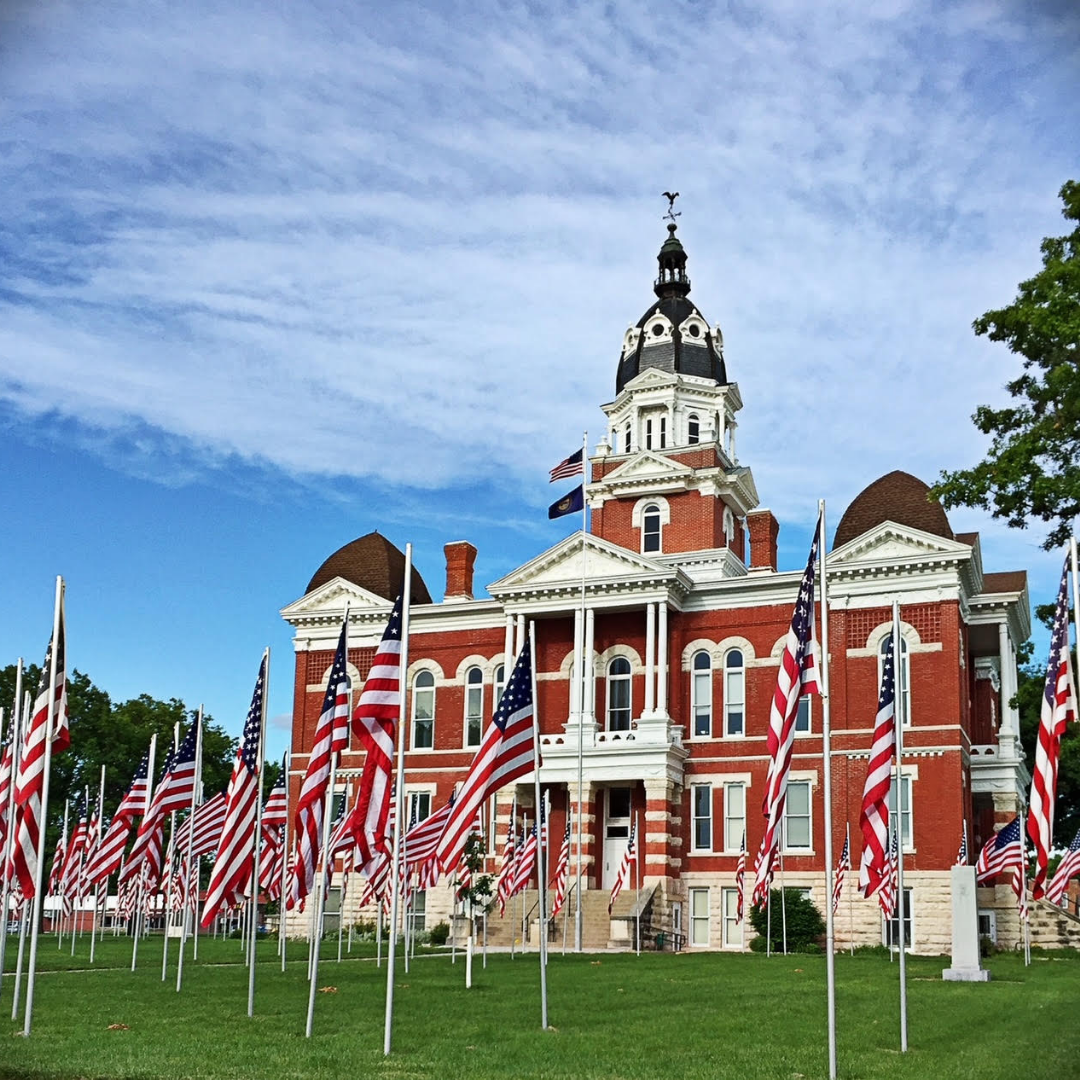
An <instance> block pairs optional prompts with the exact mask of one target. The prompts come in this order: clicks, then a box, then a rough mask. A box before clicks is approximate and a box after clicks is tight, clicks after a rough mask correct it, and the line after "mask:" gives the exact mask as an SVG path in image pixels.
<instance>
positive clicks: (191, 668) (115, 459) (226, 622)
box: [0, 0, 1080, 753]
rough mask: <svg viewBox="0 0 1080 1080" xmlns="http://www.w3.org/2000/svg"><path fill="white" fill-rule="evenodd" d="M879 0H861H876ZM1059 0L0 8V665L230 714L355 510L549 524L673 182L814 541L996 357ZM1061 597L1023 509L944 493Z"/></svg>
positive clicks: (1061, 159) (395, 517)
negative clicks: (825, 518) (557, 486)
mask: <svg viewBox="0 0 1080 1080" xmlns="http://www.w3.org/2000/svg"><path fill="white" fill-rule="evenodd" d="M871 9H872V10H871ZM1078 73H1080V16H1078V15H1077V14H1076V13H1075V11H1073V10H1072V7H1071V5H1068V4H1065V3H1059V4H1055V3H1049V2H1047V3H1038V2H1035V3H1020V2H1005V0H1000V2H964V0H957V2H951V3H930V2H925V0H881V2H879V3H876V4H873V5H866V4H862V3H826V2H822V3H815V4H805V3H802V2H796V0H767V2H755V3H729V4H708V3H678V2H669V3H665V4H642V3H636V2H630V0H621V2H620V3H619V4H617V5H615V4H610V3H592V2H589V0H582V2H579V3H573V4H566V3H559V2H554V0H553V2H552V3H547V4H537V3H485V2H480V3H475V2H474V3H470V4H455V3H450V2H444V3H438V4H433V5H430V6H425V5H420V4H409V3H394V4H390V5H386V4H379V5H375V4H372V3H367V2H356V3H321V2H320V3H315V2H302V0H297V2H295V3H291V4H264V3H258V4H256V3H245V2H241V0H215V2H214V3H207V4H204V3H200V2H198V0H192V2H189V3H185V4H182V5H177V4H160V3H154V2H150V0H138V2H137V3H111V2H108V0H96V2H94V3H80V2H72V3H63V2H52V0H44V2H38V3H33V4H31V3H19V2H14V3H13V2H8V3H5V4H4V5H2V6H0V191H3V193H4V195H3V207H4V209H3V214H2V215H0V460H2V461H3V462H5V463H6V464H5V468H4V469H3V471H2V474H0V492H2V495H3V503H2V505H3V506H4V518H5V521H4V524H3V529H2V531H3V536H4V542H3V548H2V550H3V551H4V553H5V556H6V559H5V561H6V562H7V565H8V572H7V573H6V574H5V575H4V585H3V587H2V589H0V597H2V603H3V611H4V618H3V619H0V663H7V662H11V661H13V660H14V658H15V657H16V656H19V655H22V656H25V657H26V658H27V660H30V661H34V662H38V663H40V660H41V656H42V655H43V654H44V648H45V644H46V642H47V639H48V634H49V630H50V626H51V612H52V590H53V582H54V578H55V575H57V574H63V575H64V576H65V579H66V581H67V587H68V599H67V614H68V625H69V646H68V647H69V655H70V658H71V663H72V665H73V666H74V667H76V668H78V669H79V670H82V671H84V672H86V673H87V674H89V675H90V677H91V678H92V679H93V680H94V682H95V683H97V685H99V686H101V687H102V688H103V689H105V690H107V691H109V693H110V694H111V695H112V696H113V698H114V699H116V700H124V699H125V698H128V697H132V696H135V695H137V694H139V693H143V692H146V693H150V694H152V695H154V696H155V697H161V698H170V697H179V698H182V699H184V700H185V701H187V702H188V703H189V704H191V705H195V704H198V703H199V702H204V703H205V705H206V708H207V710H208V711H209V712H210V713H212V714H213V716H214V717H215V718H216V719H217V720H218V721H220V722H222V723H223V724H224V725H225V726H226V727H227V728H228V729H229V730H230V731H231V732H232V733H234V734H237V733H239V731H240V729H241V727H242V724H243V718H244V714H245V712H246V709H247V703H248V700H249V698H250V694H251V688H252V685H253V683H254V679H255V675H256V673H257V667H258V662H259V657H260V654H261V651H262V649H263V647H264V646H266V645H269V646H271V648H272V656H273V659H272V667H271V694H270V712H271V714H272V715H273V717H274V723H273V727H272V735H271V739H270V744H269V749H270V752H271V753H277V752H280V751H281V750H282V749H283V748H284V744H285V733H286V730H287V723H288V720H287V718H288V713H289V710H290V708H291V700H292V647H291V640H290V629H289V627H288V626H287V624H285V623H284V622H283V621H282V619H281V618H280V616H279V614H278V612H279V610H280V608H281V607H283V606H284V605H286V604H288V603H290V602H291V601H293V600H295V599H297V598H298V597H299V596H300V595H301V594H302V593H303V591H304V587H305V586H306V584H307V581H308V579H309V578H310V576H311V575H312V573H313V572H314V571H315V569H316V568H317V567H318V566H319V564H320V563H321V562H322V561H323V559H324V558H326V557H327V556H328V555H329V554H330V553H331V552H333V551H334V550H335V549H336V548H338V547H339V546H341V545H342V544H344V543H346V542H348V541H349V540H351V539H353V538H354V537H357V536H360V535H362V534H364V533H367V532H369V531H371V530H372V529H376V528H377V529H379V530H380V531H381V532H383V533H384V534H385V535H386V536H388V537H389V538H390V539H391V540H393V541H394V542H395V543H397V544H398V545H399V546H401V547H404V544H405V543H406V542H407V541H409V542H412V543H413V544H414V548H415V559H416V563H417V566H418V567H419V569H420V571H421V572H422V573H423V575H424V577H425V579H426V581H427V583H428V585H429V587H430V589H431V592H432V593H433V595H435V596H436V598H438V597H439V596H441V594H442V588H443V584H444V580H445V578H444V574H445V569H444V558H443V553H442V546H443V544H445V543H446V542H448V541H450V540H458V539H467V540H470V541H472V542H473V543H474V544H476V546H477V547H478V549H479V556H478V559H477V582H478V584H479V585H481V586H483V585H486V584H488V583H490V582H492V581H495V580H496V579H497V578H499V577H501V576H502V575H503V574H505V573H506V572H508V571H509V570H511V569H513V568H514V567H515V566H517V565H520V564H521V563H523V562H525V561H527V560H528V559H529V558H531V557H533V556H534V555H536V554H537V553H539V552H540V551H541V550H543V549H544V548H546V547H548V546H550V545H551V544H553V543H555V542H557V541H558V540H559V539H561V538H562V537H563V536H564V535H566V534H567V533H568V532H570V531H572V530H573V528H574V527H575V519H565V520H563V521H556V522H549V521H548V520H547V519H546V514H545V508H546V506H547V504H548V503H549V502H550V501H551V500H552V498H553V492H552V489H550V488H549V486H548V484H547V471H548V469H550V467H551V466H552V465H553V464H554V463H555V462H557V461H558V460H560V459H561V458H562V457H564V456H565V455H566V454H568V453H569V452H571V451H572V450H573V449H574V447H575V446H576V445H578V444H579V443H580V440H581V433H582V431H585V430H587V431H589V432H590V443H591V444H593V445H595V442H596V440H597V438H598V437H599V436H600V435H601V434H602V431H603V427H602V424H603V419H604V418H603V415H602V413H601V412H600V410H599V405H600V404H602V403H604V402H607V401H610V400H611V399H612V397H613V396H614V379H615V370H616V364H617V361H618V356H619V347H620V345H621V341H622V335H623V332H624V330H625V329H626V327H627V326H628V325H629V324H631V323H633V322H636V321H637V320H638V318H640V316H641V314H642V313H643V312H644V311H645V310H646V308H647V307H648V306H649V304H650V303H651V302H652V300H653V296H652V290H651V284H652V279H653V277H654V275H655V267H656V263H655V258H656V252H657V250H658V248H659V245H660V243H661V242H662V240H663V238H664V236H665V235H666V234H665V231H664V225H663V222H662V221H661V217H662V214H663V212H664V210H666V200H664V199H662V198H661V197H660V193H661V192H663V191H665V190H677V191H679V192H681V197H680V199H679V202H678V206H677V209H679V210H680V211H681V212H682V217H680V219H679V226H680V228H679V235H680V238H681V239H682V241H683V243H684V244H685V247H686V250H687V253H688V256H689V262H688V272H689V275H690V277H691V280H692V282H693V292H692V294H691V298H692V299H693V300H694V301H695V302H696V303H697V304H698V306H699V307H700V308H701V310H702V312H703V313H704V315H705V316H706V317H707V318H708V319H709V320H710V321H711V322H713V323H718V324H719V325H720V327H721V328H722V331H723V335H724V341H725V355H726V361H727V369H728V373H729V377H731V378H732V379H734V380H735V381H737V382H738V384H739V387H740V390H741V393H742V397H743V400H744V402H745V407H744V409H743V411H742V413H741V414H740V418H739V419H740V427H739V434H738V449H739V457H740V460H741V463H742V464H744V465H749V466H750V467H751V469H752V471H753V473H754V477H755V480H756V483H757V488H758V491H759V493H760V495H761V500H762V505H765V506H768V507H769V508H770V509H772V510H773V512H774V513H775V514H776V515H777V517H778V519H779V520H780V523H781V537H780V547H781V555H780V558H781V567H782V568H787V569H794V568H795V567H797V566H799V565H801V563H802V561H803V560H804V559H805V552H806V548H807V544H808V541H809V536H810V532H811V530H812V528H813V521H814V518H815V516H816V506H817V500H818V498H824V499H825V500H826V503H827V506H828V507H829V514H830V519H831V522H832V525H833V526H834V527H835V524H836V522H837V521H838V519H839V516H840V514H841V513H842V511H843V509H844V507H846V506H847V504H848V503H849V502H850V500H851V499H852V498H853V497H854V496H855V495H856V494H857V493H858V492H859V491H860V490H862V488H864V487H865V486H866V485H867V484H869V483H870V482H871V481H873V480H874V479H876V478H877V477H878V476H880V475H882V474H883V473H886V472H889V471H891V470H892V469H896V468H900V469H905V470H907V471H909V472H912V473H914V474H916V475H917V476H920V477H921V478H923V479H925V480H927V481H928V482H930V481H933V480H934V479H935V478H936V477H937V475H938V474H939V473H940V471H941V470H942V469H952V468H959V467H963V466H966V465H971V464H974V463H975V462H976V461H977V460H979V458H980V457H981V456H982V454H983V452H984V450H985V447H986V441H985V439H984V438H983V436H981V435H980V434H979V433H978V432H977V431H976V430H975V428H974V427H973V425H972V424H971V422H970V416H971V413H972V412H973V411H974V409H975V407H976V406H977V405H979V404H997V405H1000V404H1002V403H1004V402H1005V401H1006V400H1007V394H1006V393H1005V391H1004V389H1003V387H1004V384H1005V382H1006V381H1007V380H1009V379H1010V378H1012V377H1014V376H1015V375H1016V374H1017V372H1018V371H1019V361H1018V359H1017V358H1016V357H1014V356H1013V355H1012V354H1011V353H1009V352H1008V350H1007V349H1006V348H1005V347H1004V346H1002V345H1000V344H993V343H990V342H988V341H986V340H985V339H983V338H976V337H975V335H974V334H973V333H972V330H971V322H972V320H973V319H974V318H975V317H976V316H978V315H979V314H981V313H982V312H983V311H986V310H988V309H990V308H994V307H1001V306H1004V305H1005V304H1007V303H1008V302H1009V301H1010V300H1011V299H1012V297H1013V296H1014V295H1015V291H1016V285H1017V283H1018V282H1019V281H1021V280H1023V279H1025V278H1027V277H1030V276H1031V275H1032V274H1033V273H1034V272H1036V271H1037V270H1038V268H1039V266H1040V261H1039V250H1038V245H1039V241H1040V239H1041V238H1042V237H1044V236H1047V235H1062V234H1063V233H1064V232H1065V231H1066V225H1065V222H1064V221H1063V219H1062V218H1061V215H1060V208H1061V204H1060V201H1059V199H1058V195H1057V193H1058V190H1059V188H1060V187H1061V185H1062V183H1063V182H1064V181H1065V180H1067V179H1070V178H1077V177H1078V176H1080V168H1078V162H1077V147H1078V146H1080V140H1078V137H1077V136H1078V134H1080V132H1078V126H1080V125H1078V122H1077V116H1076V110H1075V101H1076V89H1077V75H1078ZM950 520H951V521H952V524H953V527H954V529H955V530H956V531H966V530H971V529H977V530H979V531H981V533H982V541H983V559H984V565H985V567H986V568H987V569H990V570H993V569H998V570H1001V569H1016V568H1024V569H1027V570H1029V572H1030V574H1031V580H1030V584H1031V593H1032V600H1033V603H1045V602H1048V601H1049V600H1050V599H1052V596H1053V593H1054V592H1055V590H1056V578H1057V575H1058V574H1059V572H1060V565H1061V563H1060V559H1061V556H1060V554H1059V553H1045V552H1043V551H1041V549H1040V544H1041V541H1042V539H1043V533H1042V532H1041V531H1040V530H1039V529H1038V528H1037V527H1035V528H1032V529H1030V530H1027V531H1016V530H1009V529H1006V528H1005V527H1004V526H1003V525H1001V524H1000V523H998V522H994V521H993V520H991V519H990V518H989V517H988V516H987V515H985V514H983V513H980V512H975V511H965V510H959V511H952V512H951V513H950Z"/></svg>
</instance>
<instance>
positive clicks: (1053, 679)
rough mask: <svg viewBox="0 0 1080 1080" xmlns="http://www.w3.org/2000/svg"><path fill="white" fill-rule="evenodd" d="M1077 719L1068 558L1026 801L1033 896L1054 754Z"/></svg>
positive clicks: (1049, 812)
mask: <svg viewBox="0 0 1080 1080" xmlns="http://www.w3.org/2000/svg"><path fill="white" fill-rule="evenodd" d="M1075 719H1076V688H1075V686H1074V684H1073V676H1072V664H1071V662H1070V656H1069V560H1068V558H1066V560H1065V566H1064V569H1063V570H1062V571H1061V584H1060V586H1059V587H1058V595H1057V603H1056V604H1055V605H1054V624H1053V628H1052V630H1051V632H1050V659H1049V662H1048V663H1047V665H1046V686H1045V687H1044V688H1043V700H1042V711H1041V713H1040V716H1039V741H1038V742H1037V743H1036V746H1035V768H1034V770H1033V771H1032V774H1031V802H1030V805H1029V806H1028V823H1027V829H1028V835H1029V836H1030V837H1031V842H1032V843H1033V844H1034V845H1035V877H1034V879H1033V880H1032V882H1031V895H1032V898H1033V899H1035V900H1038V899H1039V898H1040V897H1041V896H1042V895H1043V892H1044V891H1045V886H1046V860H1047V859H1048V858H1049V855H1050V848H1051V847H1052V846H1053V842H1054V802H1055V799H1056V796H1057V774H1058V757H1059V755H1060V752H1061V736H1062V735H1064V734H1065V728H1066V725H1067V724H1068V722H1069V721H1070V720H1075Z"/></svg>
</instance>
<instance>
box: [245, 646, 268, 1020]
mask: <svg viewBox="0 0 1080 1080" xmlns="http://www.w3.org/2000/svg"><path fill="white" fill-rule="evenodd" d="M263 663H264V665H265V666H264V669H263V693H262V716H261V717H260V718H259V755H258V757H257V759H256V762H257V766H258V782H257V786H256V788H255V855H254V862H253V864H252V868H251V954H250V957H251V958H250V967H249V968H248V1006H247V1014H248V1016H254V1015H255V942H256V940H257V936H258V932H259V849H260V846H261V845H260V843H259V840H260V833H261V832H262V811H263V758H264V757H265V756H266V705H267V702H268V701H269V699H270V647H269V646H267V648H266V651H265V652H264V653H263Z"/></svg>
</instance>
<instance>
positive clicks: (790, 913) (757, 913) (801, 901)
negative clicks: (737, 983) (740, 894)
mask: <svg viewBox="0 0 1080 1080" xmlns="http://www.w3.org/2000/svg"><path fill="white" fill-rule="evenodd" d="M770 895H771V896H772V920H771V926H770V925H769V924H770V919H769V913H768V911H767V910H766V908H765V905H764V904H761V905H760V906H758V905H754V906H753V907H751V909H750V925H751V926H752V927H753V928H754V929H755V930H756V931H757V932H758V934H759V935H760V937H761V938H762V939H763V940H764V938H765V932H766V929H769V930H771V931H772V933H771V935H770V936H771V938H772V950H773V952H780V951H781V950H782V949H783V948H784V913H783V911H782V910H781V906H780V905H781V892H780V890H779V889H772V890H770ZM782 902H783V904H784V906H785V907H786V908H787V945H788V949H789V950H792V951H795V952H798V951H799V950H805V949H806V948H807V947H808V946H813V945H817V944H818V938H820V937H821V936H822V935H823V934H824V933H825V919H824V918H823V917H822V914H821V912H820V911H818V909H817V907H816V906H815V904H814V902H813V900H811V899H810V898H809V897H808V896H803V894H802V890H801V889H784V891H783V897H782ZM762 951H764V950H762Z"/></svg>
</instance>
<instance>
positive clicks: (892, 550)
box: [829, 521, 971, 567]
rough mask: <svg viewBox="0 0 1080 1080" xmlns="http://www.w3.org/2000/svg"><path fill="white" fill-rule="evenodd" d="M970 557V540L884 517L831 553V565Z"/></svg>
mask: <svg viewBox="0 0 1080 1080" xmlns="http://www.w3.org/2000/svg"><path fill="white" fill-rule="evenodd" d="M934 556H945V557H948V558H952V559H955V558H965V559H966V558H970V556H971V547H970V546H969V545H968V544H962V543H958V542H957V541H955V540H947V539H945V537H943V536H935V535H934V534H933V533H928V532H923V531H922V530H921V529H915V528H912V527H911V526H910V525H898V524H897V523H896V522H895V521H883V522H882V523H881V524H880V525H877V526H875V527H874V528H873V529H871V530H870V531H869V532H865V533H863V534H862V535H861V536H857V537H856V538H855V539H854V540H850V541H848V543H846V544H844V545H843V546H842V547H839V548H835V549H834V550H833V551H831V552H830V553H829V566H830V567H833V566H844V565H847V564H850V563H860V562H896V561H898V560H903V559H912V558H920V557H923V558H933V557H934Z"/></svg>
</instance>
